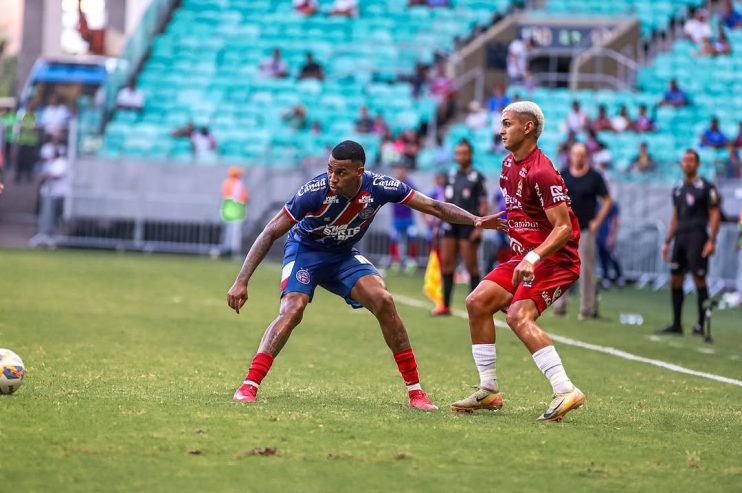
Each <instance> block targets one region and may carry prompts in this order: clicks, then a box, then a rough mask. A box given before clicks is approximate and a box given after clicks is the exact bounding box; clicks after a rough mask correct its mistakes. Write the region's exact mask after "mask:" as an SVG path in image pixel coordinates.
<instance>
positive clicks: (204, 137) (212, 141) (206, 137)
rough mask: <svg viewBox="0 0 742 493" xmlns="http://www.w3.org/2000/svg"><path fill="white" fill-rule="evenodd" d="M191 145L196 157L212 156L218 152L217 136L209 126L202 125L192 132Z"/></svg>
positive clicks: (206, 157)
mask: <svg viewBox="0 0 742 493" xmlns="http://www.w3.org/2000/svg"><path fill="white" fill-rule="evenodd" d="M191 147H192V148H193V155H194V157H195V158H196V159H208V158H212V157H214V156H215V154H216V138H214V135H213V134H212V133H211V132H210V131H209V127H201V128H199V129H198V130H196V131H194V132H193V133H192V134H191Z"/></svg>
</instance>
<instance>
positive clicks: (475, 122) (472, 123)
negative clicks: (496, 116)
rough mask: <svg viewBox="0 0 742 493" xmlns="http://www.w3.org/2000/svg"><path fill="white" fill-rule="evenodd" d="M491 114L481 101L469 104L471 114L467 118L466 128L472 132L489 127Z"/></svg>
mask: <svg viewBox="0 0 742 493" xmlns="http://www.w3.org/2000/svg"><path fill="white" fill-rule="evenodd" d="M488 119H489V113H488V112H487V110H486V109H485V108H483V107H482V104H481V103H480V102H479V101H476V100H474V101H472V102H470V103H469V114H468V115H467V116H466V126H467V127H469V128H470V129H472V130H477V129H480V128H484V127H486V126H487V120H488Z"/></svg>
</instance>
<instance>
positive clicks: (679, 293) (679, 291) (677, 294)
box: [672, 286, 700, 328]
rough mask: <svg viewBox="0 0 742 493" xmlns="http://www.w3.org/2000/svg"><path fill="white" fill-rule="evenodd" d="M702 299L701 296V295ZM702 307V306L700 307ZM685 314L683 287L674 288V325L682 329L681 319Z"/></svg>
mask: <svg viewBox="0 0 742 493" xmlns="http://www.w3.org/2000/svg"><path fill="white" fill-rule="evenodd" d="M699 299H700V294H699ZM699 306H700V305H699ZM682 313H683V287H682V286H681V287H679V288H672V325H673V327H678V328H680V327H681V325H680V319H681V317H682Z"/></svg>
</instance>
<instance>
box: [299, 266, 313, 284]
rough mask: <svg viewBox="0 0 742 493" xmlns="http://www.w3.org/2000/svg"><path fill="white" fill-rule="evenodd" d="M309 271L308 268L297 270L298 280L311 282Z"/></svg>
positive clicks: (305, 282) (304, 282)
mask: <svg viewBox="0 0 742 493" xmlns="http://www.w3.org/2000/svg"><path fill="white" fill-rule="evenodd" d="M309 279H310V277H309V271H308V270H307V269H299V270H297V271H296V280H297V281H299V282H300V283H302V284H309Z"/></svg>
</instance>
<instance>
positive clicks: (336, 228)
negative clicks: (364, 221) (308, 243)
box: [322, 224, 361, 241]
mask: <svg viewBox="0 0 742 493" xmlns="http://www.w3.org/2000/svg"><path fill="white" fill-rule="evenodd" d="M360 232H361V227H360V226H358V227H356V228H349V227H348V225H347V224H339V225H333V226H325V227H324V229H323V230H322V234H323V235H325V236H330V237H332V238H335V239H337V240H338V241H343V240H347V239H349V238H353V237H354V236H355V235H357V234H358V233H360Z"/></svg>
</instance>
